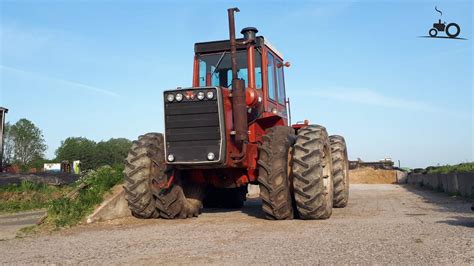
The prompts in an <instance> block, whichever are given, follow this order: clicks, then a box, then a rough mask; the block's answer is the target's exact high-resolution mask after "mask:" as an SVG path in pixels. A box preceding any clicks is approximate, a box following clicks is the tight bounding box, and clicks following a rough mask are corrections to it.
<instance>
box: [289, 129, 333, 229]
mask: <svg viewBox="0 0 474 266" xmlns="http://www.w3.org/2000/svg"><path fill="white" fill-rule="evenodd" d="M293 152H294V153H293V169H292V171H293V187H294V192H295V201H296V209H297V210H298V214H299V217H300V218H301V219H305V220H314V219H327V218H329V217H330V216H331V214H332V203H333V180H332V160H331V148H330V143H329V138H328V134H327V132H326V128H324V127H322V126H319V125H309V126H307V127H304V128H301V129H300V130H299V131H298V134H297V137H296V143H295V146H294V151H293Z"/></svg>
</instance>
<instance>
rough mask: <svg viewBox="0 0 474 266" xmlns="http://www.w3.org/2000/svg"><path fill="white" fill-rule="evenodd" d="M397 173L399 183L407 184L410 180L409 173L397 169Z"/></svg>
mask: <svg viewBox="0 0 474 266" xmlns="http://www.w3.org/2000/svg"><path fill="white" fill-rule="evenodd" d="M396 173H397V184H406V183H407V180H408V174H407V173H406V172H403V171H398V170H397V171H396Z"/></svg>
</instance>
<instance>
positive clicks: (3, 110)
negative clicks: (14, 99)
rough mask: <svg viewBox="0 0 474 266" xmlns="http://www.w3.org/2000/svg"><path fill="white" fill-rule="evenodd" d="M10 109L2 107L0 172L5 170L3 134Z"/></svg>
mask: <svg viewBox="0 0 474 266" xmlns="http://www.w3.org/2000/svg"><path fill="white" fill-rule="evenodd" d="M6 113H8V109H7V108H4V107H0V172H1V171H2V170H3V165H2V163H3V134H4V133H5V114H6Z"/></svg>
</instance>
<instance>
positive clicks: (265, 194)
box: [258, 126, 295, 220]
mask: <svg viewBox="0 0 474 266" xmlns="http://www.w3.org/2000/svg"><path fill="white" fill-rule="evenodd" d="M294 142H295V133H294V130H293V128H291V127H286V126H277V127H273V128H270V129H268V130H267V131H266V135H265V136H263V138H262V143H261V145H260V146H259V160H258V174H259V175H258V181H259V184H260V198H261V199H262V210H263V212H264V213H265V217H266V218H267V219H270V220H288V219H293V207H292V197H291V188H290V177H289V174H288V159H289V156H288V155H289V151H290V148H291V146H293V144H294Z"/></svg>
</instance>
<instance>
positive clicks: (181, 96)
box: [176, 93, 183, 102]
mask: <svg viewBox="0 0 474 266" xmlns="http://www.w3.org/2000/svg"><path fill="white" fill-rule="evenodd" d="M182 100H183V94H181V93H178V94H176V101H178V102H181V101H182Z"/></svg>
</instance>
